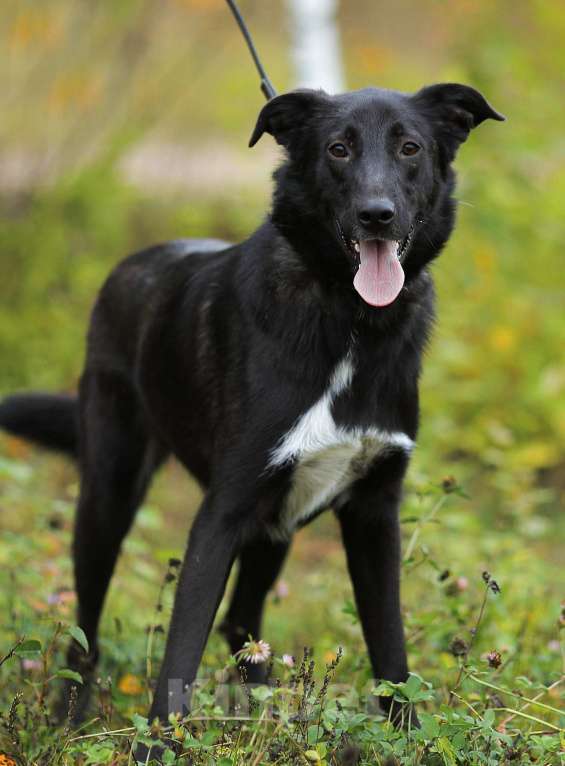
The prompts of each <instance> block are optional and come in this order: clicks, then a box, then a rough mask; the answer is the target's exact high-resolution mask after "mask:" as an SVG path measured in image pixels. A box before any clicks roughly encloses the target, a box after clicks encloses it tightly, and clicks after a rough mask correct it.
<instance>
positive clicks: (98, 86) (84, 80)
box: [48, 74, 102, 112]
mask: <svg viewBox="0 0 565 766" xmlns="http://www.w3.org/2000/svg"><path fill="white" fill-rule="evenodd" d="M101 92H102V82H101V80H100V78H99V77H97V76H96V75H89V76H84V75H77V74H65V75H62V76H61V77H59V78H57V79H56V80H55V82H54V83H53V85H52V86H51V90H50V92H49V94H48V106H49V109H50V110H51V111H53V112H59V111H63V110H65V109H68V108H72V109H77V108H78V109H83V110H86V109H89V108H90V107H92V106H93V105H94V104H95V103H96V102H97V101H99V99H100V95H101Z"/></svg>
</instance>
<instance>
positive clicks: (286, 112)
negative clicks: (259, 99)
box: [249, 89, 330, 149]
mask: <svg viewBox="0 0 565 766" xmlns="http://www.w3.org/2000/svg"><path fill="white" fill-rule="evenodd" d="M329 98H330V97H329V96H328V94H327V93H324V91H323V90H306V89H304V90H295V91H292V92H291V93H284V94H283V95H282V96H275V98H273V99H271V100H270V101H268V102H267V103H266V104H265V106H264V107H263V108H262V109H261V112H260V113H259V117H258V119H257V124H256V125H255V130H254V131H253V135H252V136H251V138H250V139H249V146H255V144H256V143H257V141H258V140H259V139H260V138H261V136H262V135H263V133H270V134H271V135H272V136H273V138H274V139H275V140H276V142H277V143H278V144H282V146H285V147H286V148H287V149H288V148H289V147H290V145H291V143H292V140H293V138H294V136H296V134H297V133H298V132H299V131H300V130H302V129H303V128H304V127H305V125H306V124H307V123H308V121H309V120H310V119H311V118H312V117H313V116H314V115H315V114H316V113H317V112H319V111H320V110H321V109H322V108H323V107H324V106H325V105H326V104H327V103H328V101H329Z"/></svg>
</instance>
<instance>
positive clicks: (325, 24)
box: [287, 0, 345, 93]
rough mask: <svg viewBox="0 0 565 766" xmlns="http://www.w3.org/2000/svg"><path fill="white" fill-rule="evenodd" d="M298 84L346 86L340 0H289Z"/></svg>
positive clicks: (337, 90)
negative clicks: (340, 28) (338, 15)
mask: <svg viewBox="0 0 565 766" xmlns="http://www.w3.org/2000/svg"><path fill="white" fill-rule="evenodd" d="M287 3H288V8H289V11H290V19H291V36H292V59H293V63H294V70H295V74H294V76H295V79H296V83H295V84H296V85H297V86H301V87H307V88H323V89H324V90H327V91H329V92H330V93H340V92H341V91H343V90H345V78H344V76H343V63H342V61H343V57H342V52H341V40H340V35H339V28H338V23H337V10H338V0H287Z"/></svg>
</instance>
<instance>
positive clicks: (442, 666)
mask: <svg viewBox="0 0 565 766" xmlns="http://www.w3.org/2000/svg"><path fill="white" fill-rule="evenodd" d="M1 454H2V456H3V457H2V460H1V462H0V475H1V476H2V478H3V479H5V481H4V482H3V483H2V490H1V492H0V506H1V507H2V514H3V528H4V530H5V531H4V534H3V537H2V542H1V544H0V566H1V572H2V574H1V582H2V594H3V596H2V603H1V604H0V608H1V610H2V614H3V615H5V619H4V620H3V623H2V630H1V632H0V646H2V647H3V648H4V650H3V654H8V653H9V650H10V649H11V648H12V647H15V651H14V654H13V655H12V656H9V657H8V658H7V659H6V660H5V661H4V662H3V664H2V666H1V667H0V683H1V687H0V688H1V696H0V702H1V704H2V718H1V719H0V752H1V751H2V749H3V750H4V751H5V752H6V753H9V754H10V755H11V756H12V757H13V758H15V760H16V762H19V763H29V764H47V763H49V764H55V763H60V764H91V763H92V764H94V763H116V764H117V763H128V759H129V758H130V752H131V746H132V742H133V737H134V734H135V733H136V731H137V736H138V737H140V736H143V733H144V732H143V731H142V730H144V728H145V727H144V725H142V720H144V719H142V717H140V716H142V715H143V714H144V713H145V712H146V709H147V705H148V697H149V695H150V690H151V688H152V681H153V679H154V676H155V673H156V672H157V670H158V666H159V658H160V656H161V653H162V650H163V641H164V633H163V632H162V631H161V627H166V622H167V619H168V615H169V612H170V604H171V598H172V591H173V587H174V586H173V584H169V583H167V584H166V585H165V587H164V593H163V595H162V597H160V596H159V591H160V587H161V583H162V582H163V579H164V578H165V575H166V574H167V572H170V571H173V572H174V571H176V570H174V569H173V570H170V568H169V567H168V564H167V562H168V561H169V559H170V558H177V557H179V556H181V555H182V548H181V547H179V530H180V529H182V528H183V527H188V524H189V519H190V516H191V514H192V512H193V511H194V509H195V506H196V504H197V502H198V490H197V489H196V488H195V487H193V486H192V485H191V484H190V483H189V482H187V481H186V480H185V479H184V477H182V476H181V475H180V469H178V468H177V467H176V466H171V467H169V468H168V469H167V470H166V471H165V472H164V474H163V475H162V476H161V477H159V479H158V481H157V483H156V486H155V488H154V490H153V492H152V496H151V498H150V501H149V504H148V505H147V506H145V507H144V508H143V509H142V510H141V512H140V515H139V518H138V523H137V525H136V528H135V531H134V532H133V534H132V536H131V537H130V539H128V541H127V543H126V546H125V551H124V555H123V557H122V560H121V561H120V565H119V567H118V572H117V574H116V577H115V580H114V582H113V587H112V590H111V594H110V598H109V602H108V605H107V610H106V612H105V617H104V623H103V627H102V642H101V645H102V653H103V656H102V662H101V666H100V672H99V678H100V680H99V681H98V684H97V687H98V688H97V691H96V694H95V695H94V702H93V705H92V719H91V720H90V722H89V723H88V725H86V726H85V727H84V728H82V729H81V730H80V731H78V732H77V731H73V730H72V729H70V728H67V729H65V730H64V731H61V730H57V729H56V728H55V727H54V726H53V723H52V720H51V718H50V713H49V703H50V701H51V700H52V698H53V695H55V694H56V690H57V688H58V687H59V686H60V684H61V681H60V679H59V678H57V675H58V674H59V675H60V674H61V671H62V670H64V651H63V650H64V645H65V643H66V640H67V639H68V636H67V635H66V634H67V633H68V630H69V628H71V627H72V625H73V602H72V593H69V589H70V588H71V574H70V564H69V560H68V557H67V549H68V546H69V539H70V534H71V524H72V500H73V497H74V495H75V494H76V484H75V481H76V480H75V476H74V472H73V470H72V469H70V468H68V467H66V466H63V465H62V464H61V463H60V461H58V460H57V459H54V458H48V457H43V456H37V455H35V454H33V453H31V452H28V451H27V450H24V449H23V448H22V447H21V445H20V444H19V443H17V442H16V441H14V440H10V439H5V440H4V441H3V442H2V453H1ZM402 518H403V530H404V538H405V541H404V551H405V562H404V605H405V620H406V633H407V637H408V646H409V653H410V660H411V666H412V668H413V670H414V672H415V673H417V674H418V675H417V676H414V677H413V679H412V680H411V681H409V682H408V683H407V684H406V685H401V687H400V688H396V689H392V688H391V689H390V690H389V691H390V692H391V693H394V694H395V695H396V696H397V698H398V699H399V700H404V701H405V702H407V700H416V701H418V708H419V714H420V719H421V722H422V729H420V730H414V729H411V728H408V729H405V730H403V731H398V730H397V729H394V728H393V727H391V726H390V725H389V724H388V723H387V722H386V720H383V719H382V718H381V717H379V716H377V715H375V714H373V713H368V712H367V711H368V709H369V708H368V703H367V698H368V697H370V696H371V694H370V693H371V690H372V689H373V688H374V684H373V683H372V682H371V679H370V671H369V666H368V662H367V658H366V654H365V648H364V644H363V640H362V636H361V632H360V628H359V625H358V622H357V618H356V613H355V608H354V606H353V601H352V594H351V589H350V585H349V582H348V580H347V577H346V576H345V563H344V558H343V553H342V551H341V547H340V544H339V541H338V539H337V533H336V529H335V524H334V522H333V519H332V518H331V517H330V516H327V517H324V518H322V519H320V520H319V521H318V522H316V523H315V524H314V525H312V527H310V528H308V529H306V530H304V531H303V532H301V533H299V534H298V535H297V539H296V542H295V545H294V551H293V554H292V556H291V559H290V562H289V563H288V565H287V568H286V571H285V573H284V574H283V578H284V583H285V586H286V587H285V588H284V590H283V597H281V595H277V592H280V588H279V589H275V590H274V591H273V593H272V594H271V595H270V596H269V606H268V611H267V617H266V623H265V627H264V632H263V636H262V638H263V639H264V640H266V641H268V642H269V643H270V644H271V646H272V649H273V653H274V657H275V662H274V666H273V677H274V678H279V679H280V680H281V689H276V688H275V689H271V690H270V691H269V692H268V693H267V692H266V693H262V692H261V691H258V692H255V693H254V694H255V695H256V696H257V699H256V700H255V701H254V704H252V706H251V710H249V706H248V705H246V704H245V703H246V698H245V696H244V695H242V699H241V700H240V702H241V703H242V706H241V709H240V710H239V711H235V713H236V716H239V717H240V718H243V719H244V720H232V718H233V717H234V710H233V709H232V710H228V709H226V708H225V707H224V709H223V710H218V708H217V705H216V704H215V702H214V695H215V694H216V690H217V687H218V683H219V682H220V681H222V680H225V679H224V678H223V676H222V674H221V672H220V671H222V669H223V672H224V674H225V673H228V674H229V673H230V672H231V673H232V678H233V671H230V670H229V669H230V667H231V666H232V665H233V659H232V658H230V656H229V654H228V651H227V648H226V646H225V645H224V643H223V640H222V639H221V637H220V636H219V635H218V634H217V633H214V634H213V635H212V637H211V639H210V642H209V645H208V648H207V650H206V653H205V656H204V661H203V665H202V668H201V671H200V676H201V677H202V679H203V681H202V684H203V685H202V688H201V690H200V691H199V693H198V695H197V699H196V706H195V708H194V710H193V714H192V715H193V718H192V720H190V721H187V722H186V723H185V725H184V726H181V727H179V726H176V727H175V728H176V731H177V736H178V737H180V738H181V740H182V742H183V745H182V752H183V753H184V754H185V755H184V756H183V757H181V759H180V760H179V763H184V762H186V763H198V764H222V766H228V765H229V764H232V765H233V764H267V763H279V764H294V763H296V764H299V763H307V762H308V759H310V762H312V763H316V762H319V763H328V764H333V763H340V762H349V761H347V760H343V758H346V757H349V756H347V754H344V752H343V751H344V748H345V749H346V748H348V747H349V749H350V753H349V755H351V757H353V754H355V757H359V759H360V760H359V761H358V762H359V763H364V764H365V763H366V764H374V763H385V762H386V763H387V764H392V763H402V764H459V763H462V764H506V763H508V764H510V763H516V762H517V763H540V764H558V763H560V760H559V759H560V755H559V752H560V751H559V748H560V739H559V736H560V734H559V732H560V731H561V737H562V736H563V730H560V728H559V727H560V726H561V725H562V724H563V719H562V718H560V716H559V712H558V709H559V708H560V699H561V697H562V695H561V693H562V691H563V675H562V661H563V651H564V646H563V642H562V641H561V643H560V635H562V632H561V634H560V627H563V626H562V623H563V621H564V618H563V614H562V613H561V612H560V609H561V606H560V601H559V598H560V595H561V594H560V592H559V587H558V582H559V563H558V559H557V550H556V549H555V548H554V547H553V543H552V537H553V536H554V534H555V530H554V529H553V528H552V527H550V526H548V528H546V529H545V530H544V533H543V534H540V531H539V530H537V531H536V533H535V535H533V536H530V537H527V536H517V535H516V532H515V530H514V529H512V528H510V527H507V526H505V525H502V526H499V525H496V524H490V525H489V524H488V522H487V521H486V520H485V518H484V516H483V517H482V518H481V510H480V509H479V508H476V507H474V502H473V498H472V497H467V496H466V494H465V493H464V492H463V491H462V490H461V489H460V488H459V487H458V486H457V485H455V484H454V482H453V479H452V478H448V479H444V480H443V481H442V480H441V477H437V481H436V482H433V483H431V484H428V483H426V484H424V485H422V484H421V483H420V482H419V481H417V480H416V479H415V478H414V476H413V477H412V486H411V488H410V491H409V492H408V494H407V498H406V501H405V503H404V507H403V512H402ZM552 556H554V557H555V558H554V563H551V558H552ZM485 571H488V572H489V573H490V575H491V577H492V578H494V579H495V580H496V583H497V584H498V585H499V587H500V593H498V592H493V590H492V588H491V587H489V584H488V583H487V582H485V577H486V576H485V575H484V574H483V573H484V572H485ZM169 579H171V578H168V577H167V578H165V580H169ZM286 590H287V591H288V593H287V595H285V594H284V591H286ZM159 602H161V603H162V605H163V609H162V610H158V609H157V608H156V607H157V604H158V603H159ZM150 626H153V630H150ZM155 626H159V627H157V630H156V631H155V630H154V628H155ZM474 630H476V632H475V633H473V631H474ZM148 631H149V633H148ZM149 634H151V636H152V641H151V643H152V649H151V652H150V657H151V663H150V668H151V670H150V673H149V675H148V664H147V658H148V635H149ZM22 640H23V642H24V643H23V644H20V645H19V646H18V641H22ZM304 647H309V648H310V651H311V656H309V657H308V661H307V663H306V666H305V669H304V670H303V672H302V674H301V673H300V671H299V668H298V665H299V663H300V658H301V657H302V655H303V650H304ZM339 647H341V649H342V651H343V656H342V657H341V659H340V661H339V663H338V664H337V667H336V668H335V669H334V670H333V672H332V673H331V674H330V675H331V683H330V685H329V689H328V691H327V694H322V696H321V698H320V697H319V692H320V687H321V685H322V684H323V679H324V672H325V666H326V664H327V663H331V662H332V660H333V659H334V657H335V654H336V653H337V652H338V651H339ZM493 652H498V653H499V654H500V658H499V657H498V656H497V655H496V654H491V657H490V662H489V659H488V655H489V653H493ZM283 654H291V655H294V656H295V657H296V658H297V668H295V669H294V671H291V670H289V669H288V668H286V667H285V666H284V665H283V664H282V663H281V661H280V658H281V657H282V655H283ZM310 658H311V659H312V660H313V661H314V663H315V668H314V670H313V671H310V670H309V669H308V666H309V662H310ZM63 674H64V673H63ZM310 674H312V681H313V682H314V686H313V688H312V687H311V684H310V680H311V679H310ZM296 676H297V677H298V679H297V678H296ZM293 677H294V678H293ZM235 683H236V687H237V681H236V682H235ZM293 685H294V686H293ZM289 688H290V689H292V688H295V691H294V693H291V692H290V691H289ZM381 691H382V690H381ZM452 693H453V694H452ZM450 698H451V700H450ZM528 700H534V702H528ZM216 702H217V701H216ZM273 705H275V706H276V707H277V709H278V715H277V716H276V717H273V716H272V714H269V710H270V708H272V706H273ZM407 711H408V707H407ZM407 715H408V713H407ZM357 749H358V752H357ZM316 753H317V755H315V754H316ZM392 756H394V758H395V759H396V760H394V759H393V758H392ZM387 757H388V758H389V760H388V761H387V760H386V759H387ZM316 758H317V759H318V761H316ZM305 759H306V760H305ZM340 759H341V760H340ZM352 762H356V761H352Z"/></svg>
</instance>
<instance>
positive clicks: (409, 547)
mask: <svg viewBox="0 0 565 766" xmlns="http://www.w3.org/2000/svg"><path fill="white" fill-rule="evenodd" d="M446 501H447V495H442V496H441V497H440V498H439V500H438V501H437V502H436V503H435V505H434V506H433V507H432V509H431V511H430V512H429V513H428V514H427V515H426V516H424V517H423V518H421V519H420V520H419V521H418V523H417V524H416V528H415V530H414V531H413V532H412V537H411V538H410V540H409V542H408V545H407V547H406V553H405V554H404V562H407V561H408V560H409V559H410V557H411V556H412V554H413V552H414V548H415V547H416V543H417V542H418V538H419V537H420V532H421V531H422V529H423V527H424V524H427V523H428V522H429V521H432V519H433V518H434V517H435V516H436V514H437V513H439V511H440V510H441V509H442V508H443V506H444V505H445V503H446Z"/></svg>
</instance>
